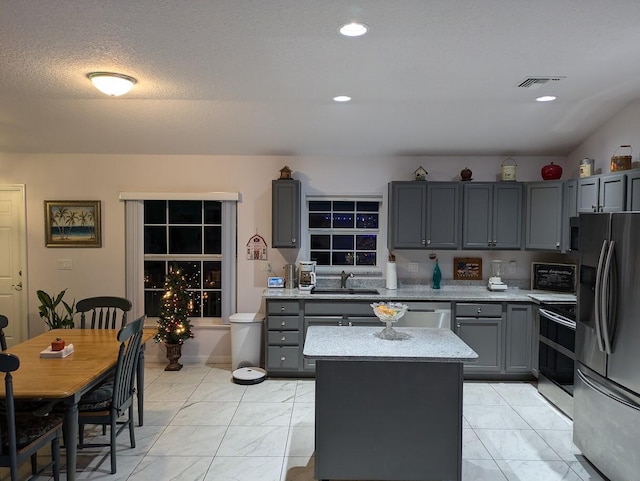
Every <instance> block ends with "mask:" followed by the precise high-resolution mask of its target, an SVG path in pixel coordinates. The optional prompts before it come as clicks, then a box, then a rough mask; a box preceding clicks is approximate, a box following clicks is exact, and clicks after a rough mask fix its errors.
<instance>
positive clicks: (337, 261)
mask: <svg viewBox="0 0 640 481" xmlns="http://www.w3.org/2000/svg"><path fill="white" fill-rule="evenodd" d="M331 260H332V261H333V262H332V263H331V264H332V265H334V266H352V265H353V254H352V253H351V252H334V253H333V254H332V255H331Z"/></svg>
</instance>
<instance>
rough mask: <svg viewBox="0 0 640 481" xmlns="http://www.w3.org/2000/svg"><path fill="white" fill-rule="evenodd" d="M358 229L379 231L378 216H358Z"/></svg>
mask: <svg viewBox="0 0 640 481" xmlns="http://www.w3.org/2000/svg"><path fill="white" fill-rule="evenodd" d="M356 227H357V228H358V229H377V228H378V214H358V215H357V216H356Z"/></svg>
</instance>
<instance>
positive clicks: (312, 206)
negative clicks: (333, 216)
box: [309, 200, 331, 212]
mask: <svg viewBox="0 0 640 481" xmlns="http://www.w3.org/2000/svg"><path fill="white" fill-rule="evenodd" d="M330 210H331V202H330V201H328V200H327V201H324V200H323V201H315V200H314V201H311V202H309V211H315V212H318V211H325V212H329V211H330Z"/></svg>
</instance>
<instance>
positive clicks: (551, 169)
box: [540, 162, 562, 180]
mask: <svg viewBox="0 0 640 481" xmlns="http://www.w3.org/2000/svg"><path fill="white" fill-rule="evenodd" d="M540 173H541V174H542V178H543V179H544V180H558V179H559V178H560V177H562V167H561V166H559V165H557V164H554V163H553V162H551V163H550V164H548V165H545V166H544V167H543V168H542V169H541V170H540Z"/></svg>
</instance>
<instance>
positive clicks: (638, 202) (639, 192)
mask: <svg viewBox="0 0 640 481" xmlns="http://www.w3.org/2000/svg"><path fill="white" fill-rule="evenodd" d="M626 210H635V211H639V210H640V171H637V170H636V171H634V172H629V173H628V174H627V205H626Z"/></svg>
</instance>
